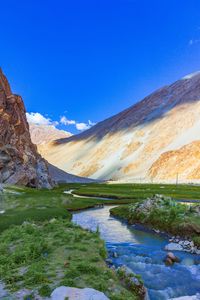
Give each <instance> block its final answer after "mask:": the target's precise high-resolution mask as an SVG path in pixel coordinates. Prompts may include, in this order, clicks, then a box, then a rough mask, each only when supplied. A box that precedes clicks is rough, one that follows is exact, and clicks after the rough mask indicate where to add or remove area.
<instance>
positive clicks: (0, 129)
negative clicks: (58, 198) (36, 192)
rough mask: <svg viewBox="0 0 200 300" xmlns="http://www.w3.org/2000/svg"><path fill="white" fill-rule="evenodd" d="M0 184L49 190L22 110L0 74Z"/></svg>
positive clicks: (44, 166) (46, 171)
mask: <svg viewBox="0 0 200 300" xmlns="http://www.w3.org/2000/svg"><path fill="white" fill-rule="evenodd" d="M0 181H1V182H2V183H7V184H19V185H25V186H30V187H38V188H50V187H51V186H52V181H51V179H50V176H49V172H48V168H47V164H46V161H45V160H44V159H43V158H42V157H41V156H40V155H39V154H38V152H37V149H36V146H35V145H34V144H33V143H32V142H31V138H30V133H29V125H28V123H27V120H26V115H25V107H24V103H23V100H22V98H21V97H20V96H18V95H15V94H13V93H12V91H11V88H10V85H9V83H8V80H7V79H6V77H5V75H4V74H3V72H2V70H0Z"/></svg>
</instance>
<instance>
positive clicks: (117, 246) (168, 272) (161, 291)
mask: <svg viewBox="0 0 200 300" xmlns="http://www.w3.org/2000/svg"><path fill="white" fill-rule="evenodd" d="M113 208H114V207H113V206H112V207H110V206H105V207H104V208H101V209H89V210H84V211H82V212H76V213H74V214H73V219H72V221H73V222H74V223H76V224H79V225H80V226H81V227H83V228H89V229H91V230H93V231H95V230H96V228H98V230H99V232H100V235H101V238H102V239H104V240H105V242H106V248H107V251H108V254H109V257H108V260H107V263H108V264H110V266H111V267H112V266H113V265H114V267H115V269H118V268H121V267H123V266H125V267H126V268H128V269H129V270H131V271H132V272H134V273H136V274H139V275H140V276H141V277H142V279H143V281H144V285H145V287H146V288H147V290H148V295H149V298H150V300H151V299H152V300H169V299H173V298H178V297H181V296H188V297H191V296H192V295H195V294H196V293H198V292H199V286H200V279H199V278H200V265H199V262H200V256H199V255H196V254H190V253H188V252H182V251H181V252H177V251H174V253H175V255H176V256H178V257H179V260H180V262H179V263H175V264H173V265H172V266H166V265H165V262H164V259H165V257H166V254H167V251H166V250H165V246H166V245H167V244H168V239H167V238H166V236H165V235H160V234H156V233H155V232H153V231H145V230H144V228H141V227H140V228H139V227H135V226H132V225H130V226H129V225H128V224H127V223H126V222H121V221H120V220H118V219H116V218H113V217H112V216H110V212H109V211H110V209H113Z"/></svg>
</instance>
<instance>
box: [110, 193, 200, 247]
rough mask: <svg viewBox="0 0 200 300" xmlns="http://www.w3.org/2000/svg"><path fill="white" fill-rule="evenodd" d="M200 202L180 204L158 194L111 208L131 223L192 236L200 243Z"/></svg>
mask: <svg viewBox="0 0 200 300" xmlns="http://www.w3.org/2000/svg"><path fill="white" fill-rule="evenodd" d="M198 207H199V204H194V205H186V204H180V203H177V202H176V201H174V200H172V199H171V198H169V197H164V196H160V195H156V196H154V197H152V198H148V199H147V200H145V201H143V202H138V203H136V204H131V205H126V206H120V207H116V208H113V209H111V214H112V215H113V216H116V217H119V218H123V219H125V220H127V221H128V223H130V224H134V223H140V224H144V225H149V226H151V227H152V228H155V229H159V230H161V231H165V232H168V233H170V234H173V235H176V234H177V235H180V236H183V237H189V238H192V239H193V241H194V243H195V244H196V246H199V244H200V238H199V234H200V218H199V214H198V212H197V211H198V210H197V208H198Z"/></svg>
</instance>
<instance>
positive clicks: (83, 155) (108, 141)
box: [41, 72, 200, 182]
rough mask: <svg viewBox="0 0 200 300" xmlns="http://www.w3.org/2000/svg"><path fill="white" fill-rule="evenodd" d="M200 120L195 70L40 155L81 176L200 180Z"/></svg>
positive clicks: (199, 90) (198, 81) (199, 81)
mask: <svg viewBox="0 0 200 300" xmlns="http://www.w3.org/2000/svg"><path fill="white" fill-rule="evenodd" d="M199 116H200V72H197V73H194V74H191V75H188V76H186V77H184V78H182V79H180V80H178V81H176V82H175V83H173V84H171V85H168V86H165V87H163V88H161V89H159V90H157V91H155V92H154V93H152V94H151V95H149V96H147V97H146V98H145V99H143V100H142V101H140V102H138V103H136V104H135V105H133V106H132V107H130V108H128V109H126V110H124V111H122V112H121V113H119V114H117V115H115V116H113V117H111V118H109V119H107V120H104V121H102V122H100V123H98V124H97V125H95V126H94V127H92V128H91V129H89V130H87V131H85V132H83V133H81V134H79V135H77V136H72V137H69V138H68V139H62V140H60V141H57V142H55V143H53V144H50V145H48V146H47V147H44V148H43V149H41V151H42V153H43V156H44V157H45V158H47V159H48V160H49V162H51V163H52V164H54V165H56V166H57V167H60V168H61V169H63V170H65V171H68V172H70V173H73V174H76V175H80V176H89V177H92V178H98V179H113V180H119V181H120V180H121V181H135V182H138V181H139V182H140V181H157V182H158V181H166V182H176V179H177V177H178V178H179V181H181V182H191V181H193V182H200V147H199V143H200V130H199V128H200V119H199Z"/></svg>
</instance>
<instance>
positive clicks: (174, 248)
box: [165, 243, 183, 251]
mask: <svg viewBox="0 0 200 300" xmlns="http://www.w3.org/2000/svg"><path fill="white" fill-rule="evenodd" d="M165 250H167V251H183V247H182V246H181V245H180V244H178V243H169V244H168V245H166V246H165Z"/></svg>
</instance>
